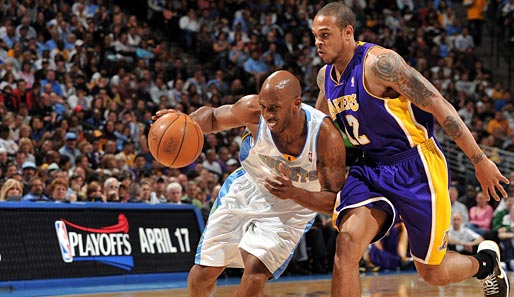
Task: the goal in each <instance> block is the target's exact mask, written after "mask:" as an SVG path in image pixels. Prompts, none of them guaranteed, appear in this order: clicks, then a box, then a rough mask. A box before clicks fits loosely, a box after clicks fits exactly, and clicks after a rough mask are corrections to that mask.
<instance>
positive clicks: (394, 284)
mask: <svg viewBox="0 0 514 297" xmlns="http://www.w3.org/2000/svg"><path fill="white" fill-rule="evenodd" d="M328 277H329V276H327V278H325V279H318V280H301V279H299V280H297V281H276V282H270V283H268V284H267V285H266V289H265V296H267V297H294V296H298V297H325V296H330V279H329V278H328ZM509 277H510V279H514V273H509ZM361 280H362V288H363V289H362V296H371V297H393V296H399V297H407V296H426V297H435V296H437V297H442V296H452V297H475V296H476V297H479V296H483V293H482V288H481V285H480V283H479V281H477V280H476V279H470V280H466V281H464V282H461V283H458V284H452V285H449V286H446V287H434V286H430V285H427V284H426V283H425V282H423V280H422V279H421V278H420V277H419V276H418V275H417V274H414V273H412V274H411V273H408V274H405V273H402V274H386V275H366V276H362V277H361ZM234 289H235V286H234V285H230V286H219V287H218V288H217V292H216V296H231V293H232V292H233V291H234ZM75 296H81V297H149V296H152V297H164V296H166V297H169V296H173V297H187V296H188V295H187V290H186V289H173V290H151V291H144V292H143V291H139V292H118V293H105V294H88V295H75Z"/></svg>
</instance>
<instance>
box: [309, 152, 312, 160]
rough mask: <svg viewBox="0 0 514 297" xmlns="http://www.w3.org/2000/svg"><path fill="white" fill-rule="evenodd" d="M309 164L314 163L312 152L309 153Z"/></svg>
mask: <svg viewBox="0 0 514 297" xmlns="http://www.w3.org/2000/svg"><path fill="white" fill-rule="evenodd" d="M309 162H312V152H309Z"/></svg>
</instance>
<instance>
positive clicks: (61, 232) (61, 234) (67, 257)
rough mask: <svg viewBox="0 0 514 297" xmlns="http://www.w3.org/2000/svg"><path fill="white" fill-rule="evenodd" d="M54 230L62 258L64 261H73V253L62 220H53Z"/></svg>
mask: <svg viewBox="0 0 514 297" xmlns="http://www.w3.org/2000/svg"><path fill="white" fill-rule="evenodd" d="M55 232H56V233H57V239H58V240H59V246H60V249H61V255H62V259H63V260H64V262H65V263H71V262H73V253H72V250H71V246H70V241H69V239H68V231H67V230H66V224H64V222H63V221H55Z"/></svg>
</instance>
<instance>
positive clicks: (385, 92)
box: [312, 2, 509, 296]
mask: <svg viewBox="0 0 514 297" xmlns="http://www.w3.org/2000/svg"><path fill="white" fill-rule="evenodd" d="M354 26H355V14H354V13H353V11H352V10H351V9H349V8H348V7H347V6H345V5H344V4H342V3H336V2H334V3H330V4H327V5H326V6H324V7H323V8H321V9H320V10H319V11H318V13H317V15H316V16H315V18H314V21H313V26H312V32H313V34H314V37H315V43H316V47H317V48H318V54H319V56H320V58H321V59H322V60H323V62H324V63H326V64H327V65H326V66H324V67H323V68H322V69H321V70H320V72H319V74H318V85H319V88H320V90H321V91H320V94H319V97H318V101H317V103H316V105H317V108H318V109H320V110H322V111H324V112H325V113H327V114H329V115H330V116H331V117H332V120H334V121H335V122H337V124H338V125H339V126H340V127H341V129H342V130H343V131H345V133H346V135H347V137H348V138H349V140H350V141H351V142H352V144H353V145H355V146H357V147H359V148H360V149H361V150H362V151H363V157H362V158H360V160H358V161H357V163H356V164H355V165H354V166H352V168H351V169H350V172H349V176H348V179H347V181H346V183H345V185H344V187H343V189H342V190H341V192H340V193H339V194H338V198H337V201H336V204H335V208H334V225H335V226H336V227H337V228H338V230H339V235H338V239H337V249H336V256H335V264H334V271H333V280H332V295H333V296H360V295H361V288H360V286H356V285H355V284H359V283H360V279H359V260H360V259H361V257H362V255H363V253H364V252H365V250H366V247H367V246H368V245H369V244H370V242H374V241H376V240H379V239H380V238H381V237H382V236H383V235H384V234H386V233H387V231H388V230H389V229H390V228H391V226H392V225H393V223H394V222H395V220H396V219H397V218H398V216H401V218H402V219H403V221H404V222H405V226H406V228H407V232H408V234H409V244H410V247H411V254H412V256H413V258H414V260H415V265H416V268H417V271H418V273H419V274H420V275H421V277H423V279H424V280H425V281H426V282H428V283H430V284H432V285H438V286H440V285H446V284H449V283H454V282H460V281H462V280H465V279H467V278H470V277H472V276H475V277H477V278H478V279H480V280H482V284H483V289H484V293H485V295H486V296H508V295H509V281H508V279H507V276H506V275H505V272H504V271H503V270H502V268H501V267H500V261H499V249H498V245H497V244H496V243H494V242H493V241H484V242H483V243H482V244H481V245H480V246H479V252H478V254H476V255H474V256H464V255H460V254H457V253H454V252H447V251H446V247H447V244H448V232H449V228H450V199H449V195H448V188H449V183H450V177H449V170H448V165H447V162H446V159H445V157H444V155H443V153H442V150H441V148H440V146H439V144H438V142H437V140H436V139H435V136H434V127H433V124H434V118H435V120H437V121H438V122H439V123H440V125H441V126H442V127H443V128H444V130H445V131H446V133H447V134H448V135H449V136H450V137H451V138H452V139H453V140H454V141H455V142H456V143H457V145H458V146H459V147H460V148H461V149H462V151H463V152H464V153H465V154H466V156H468V158H469V159H471V161H472V162H473V164H474V167H475V174H476V177H477V178H478V181H479V182H480V185H481V186H482V189H483V191H484V193H485V195H486V196H487V199H489V198H490V196H492V197H493V198H494V199H495V200H499V199H500V197H499V195H498V194H497V192H496V191H499V192H500V193H501V195H502V196H503V197H506V196H507V193H506V192H505V190H504V189H503V187H502V185H501V182H504V183H508V179H507V178H506V177H504V176H503V175H502V174H501V173H500V172H499V170H498V169H497V167H496V165H495V164H494V163H493V162H492V161H491V160H489V159H488V158H487V157H486V155H485V154H484V153H483V152H482V151H481V149H480V147H479V146H478V145H477V143H476V142H475V140H474V139H473V137H472V135H471V133H470V131H469V130H468V129H467V128H466V125H465V124H464V123H463V122H462V120H461V119H460V117H459V115H458V114H457V112H456V111H455V109H454V108H453V107H452V105H451V104H450V103H448V101H446V99H445V98H443V97H442V96H441V94H440V93H439V92H438V91H437V89H436V88H435V87H434V86H433V85H432V84H431V83H430V82H429V81H428V80H426V79H425V78H424V77H423V76H422V75H421V74H420V73H419V72H418V71H416V70H415V69H413V68H412V67H410V66H409V65H407V63H406V62H405V61H404V60H403V59H402V58H401V57H400V56H399V55H398V54H397V53H396V52H394V51H391V50H388V49H385V48H382V47H380V46H377V45H374V44H370V43H364V42H357V41H355V40H354Z"/></svg>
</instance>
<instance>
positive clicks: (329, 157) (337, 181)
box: [320, 146, 346, 192]
mask: <svg viewBox="0 0 514 297" xmlns="http://www.w3.org/2000/svg"><path fill="white" fill-rule="evenodd" d="M320 166H321V169H322V173H323V184H324V185H323V188H325V189H326V190H328V191H331V192H338V191H339V190H341V187H342V186H343V183H344V178H345V174H344V173H345V170H346V168H345V153H344V148H343V147H342V146H336V147H333V148H331V149H330V150H329V151H328V152H327V154H326V156H325V158H323V160H321V162H320Z"/></svg>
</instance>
